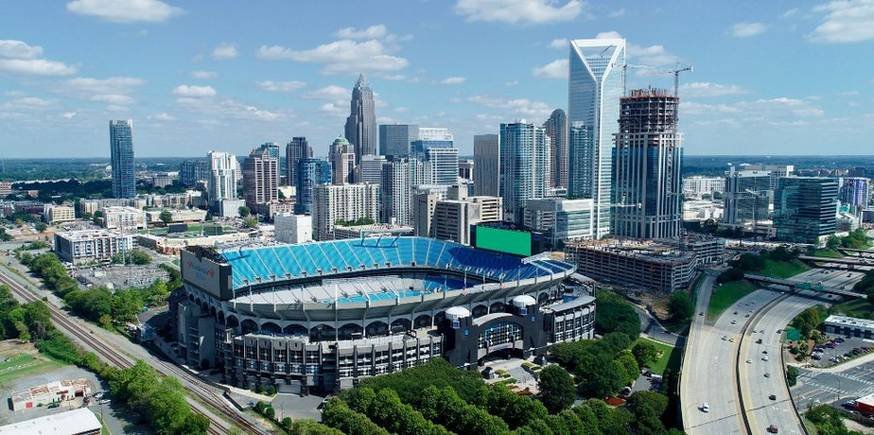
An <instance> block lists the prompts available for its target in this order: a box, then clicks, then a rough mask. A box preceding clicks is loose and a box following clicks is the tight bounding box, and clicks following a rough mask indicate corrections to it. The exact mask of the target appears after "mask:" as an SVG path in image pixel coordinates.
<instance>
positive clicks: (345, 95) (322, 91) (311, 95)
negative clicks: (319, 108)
mask: <svg viewBox="0 0 874 435" xmlns="http://www.w3.org/2000/svg"><path fill="white" fill-rule="evenodd" d="M304 98H307V99H310V100H348V99H350V98H352V91H350V90H349V89H347V88H343V87H340V86H337V85H328V86H325V87H323V88H319V89H316V90H314V91H311V92H307V93H306V94H305V95H304Z"/></svg>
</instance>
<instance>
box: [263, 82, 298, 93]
mask: <svg viewBox="0 0 874 435" xmlns="http://www.w3.org/2000/svg"><path fill="white" fill-rule="evenodd" d="M255 84H256V85H258V87H259V88H261V90H264V91H268V92H291V91H294V90H297V89H300V88H302V87H304V86H306V83H304V82H301V81H297V80H291V81H279V82H275V81H273V80H264V81H260V82H255Z"/></svg>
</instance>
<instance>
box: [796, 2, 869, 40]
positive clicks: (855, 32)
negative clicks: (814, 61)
mask: <svg viewBox="0 0 874 435" xmlns="http://www.w3.org/2000/svg"><path fill="white" fill-rule="evenodd" d="M814 11H815V12H822V13H825V17H824V18H823V22H822V24H820V25H819V26H817V27H816V29H814V30H813V33H811V34H810V35H808V38H809V39H810V40H811V41H814V42H822V43H830V44H840V43H851V42H862V41H868V40H871V39H874V0H857V1H845V0H832V1H830V2H828V3H826V4H823V5H820V6H817V7H816V8H814Z"/></svg>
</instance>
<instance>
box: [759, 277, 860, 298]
mask: <svg viewBox="0 0 874 435" xmlns="http://www.w3.org/2000/svg"><path fill="white" fill-rule="evenodd" d="M744 278H746V279H748V280H750V281H753V282H758V283H762V284H765V285H768V284H775V285H782V286H785V287H789V288H790V289H792V290H793V292H797V291H802V290H812V291H816V292H822V293H828V294H833V295H838V296H842V297H845V298H864V297H865V296H866V295H864V294H862V293H857V292H854V291H851V290H844V289H841V288H837V287H828V286H824V285H822V284H820V283H816V284H814V283H810V282H805V281H796V280H792V279H784V278H773V277H770V276H765V275H756V274H754V273H745V274H744Z"/></svg>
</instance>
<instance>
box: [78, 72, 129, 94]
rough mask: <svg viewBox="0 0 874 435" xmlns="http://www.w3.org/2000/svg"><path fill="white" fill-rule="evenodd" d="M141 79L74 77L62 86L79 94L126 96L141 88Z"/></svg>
mask: <svg viewBox="0 0 874 435" xmlns="http://www.w3.org/2000/svg"><path fill="white" fill-rule="evenodd" d="M143 83H145V82H144V81H143V79H140V78H136V77H124V76H119V77H109V78H105V79H95V78H91V77H76V78H74V79H70V80H67V81H66V82H65V83H64V86H65V87H66V88H67V89H69V90H72V91H76V92H78V93H81V94H91V95H93V94H127V93H130V92H132V91H133V90H134V88H136V87H138V86H141V85H142V84H143Z"/></svg>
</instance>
